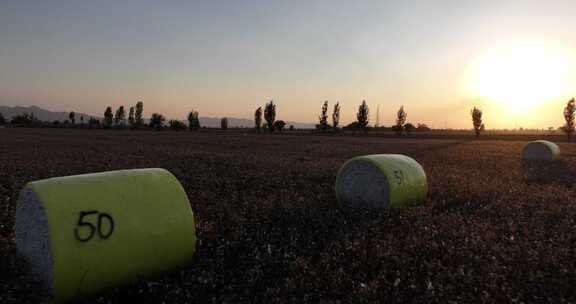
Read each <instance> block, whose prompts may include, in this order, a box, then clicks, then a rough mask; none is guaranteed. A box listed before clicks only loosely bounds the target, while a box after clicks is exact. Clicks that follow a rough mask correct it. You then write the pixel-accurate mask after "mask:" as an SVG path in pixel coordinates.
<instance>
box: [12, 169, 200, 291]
mask: <svg viewBox="0 0 576 304" xmlns="http://www.w3.org/2000/svg"><path fill="white" fill-rule="evenodd" d="M15 232H16V245H17V251H18V254H19V255H21V256H23V257H24V258H26V259H27V260H28V261H29V263H30V267H31V269H30V272H31V275H32V277H33V279H35V280H36V281H38V282H39V283H40V285H41V289H42V290H41V293H42V294H48V295H49V298H50V299H49V300H51V301H52V302H70V301H77V300H82V299H85V298H86V297H89V296H92V295H95V294H97V293H99V292H101V291H103V290H106V289H110V288H114V287H117V286H120V285H123V284H126V283H130V282H134V281H135V280H137V279H139V278H142V277H148V276H152V275H156V274H160V273H163V272H166V271H170V270H175V269H178V268H180V267H182V266H185V265H186V264H187V263H189V262H190V261H191V258H192V256H193V254H194V251H195V247H196V234H195V227H194V216H193V214H192V210H191V208H190V203H189V201H188V197H187V196H186V193H185V192H184V189H183V188H182V186H181V185H180V183H179V182H178V180H177V179H176V178H175V177H174V176H173V175H172V174H171V173H170V172H168V171H166V170H163V169H139V170H124V171H113V172H105V173H97V174H86V175H77V176H67V177H58V178H51V179H46V180H41V181H36V182H31V183H29V184H27V185H26V187H25V188H24V189H23V190H22V192H21V194H20V198H19V201H18V205H17V210H16V224H15Z"/></svg>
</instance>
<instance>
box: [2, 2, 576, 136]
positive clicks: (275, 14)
mask: <svg viewBox="0 0 576 304" xmlns="http://www.w3.org/2000/svg"><path fill="white" fill-rule="evenodd" d="M575 12H576V1H506V0H499V1H490V0H484V1H465V0H453V1H449V0H437V1H425V0H422V1H410V0H406V1H383V0H380V1H338V0H332V1H260V0H250V1H240V0H238V1H234V0H229V1H145V0H139V1H121V0H116V1H108V0H102V1H58V0H53V1H31V0H30V1H26V0H25V1H18V0H14V1H6V0H0V105H7V106H15V105H22V106H28V105H37V106H40V107H43V108H46V109H49V110H54V111H76V112H83V113H88V114H94V115H100V116H102V113H103V112H104V109H105V108H106V106H112V107H114V108H116V107H118V106H120V105H125V106H130V105H133V104H135V103H136V102H137V101H140V100H141V101H143V102H144V105H145V115H147V116H148V115H150V114H151V113H153V112H160V113H163V114H164V115H165V116H167V117H169V118H177V119H183V118H184V117H185V116H186V114H187V112H188V111H189V110H191V109H195V110H197V111H199V112H200V116H211V117H223V116H227V117H238V118H252V117H253V115H254V114H253V113H254V110H255V109H256V108H257V107H259V106H262V105H264V104H265V103H266V102H267V101H269V100H274V102H275V103H276V104H277V112H278V113H277V118H278V119H283V120H290V121H300V122H315V121H317V119H318V114H319V112H320V108H321V106H322V103H323V102H324V101H325V100H328V101H329V103H330V107H332V106H333V104H334V103H335V102H337V101H338V102H340V105H341V106H342V110H341V111H342V113H341V116H342V122H341V123H345V124H346V123H349V122H352V121H353V120H354V119H355V112H356V110H357V108H358V105H359V104H360V103H361V102H362V100H366V102H367V103H368V105H369V106H370V112H371V123H375V122H376V109H377V108H379V112H380V115H379V116H380V124H381V125H390V124H392V123H393V121H394V119H395V113H396V111H397V110H398V108H399V107H400V106H404V107H405V110H406V112H407V113H408V121H410V122H412V123H414V124H416V123H426V124H428V125H430V126H432V127H436V128H444V127H448V128H470V127H471V120H470V109H471V108H472V107H473V106H477V107H480V108H481V109H482V110H483V111H484V121H485V124H486V127H487V128H515V127H525V128H548V127H549V126H553V127H558V126H560V125H561V124H562V122H563V116H562V108H563V106H564V105H565V104H566V102H567V101H568V99H570V98H571V97H572V96H576V76H575V75H573V72H572V70H576V64H575V62H576V60H575V58H576V35H574V29H576V18H574V13H575Z"/></svg>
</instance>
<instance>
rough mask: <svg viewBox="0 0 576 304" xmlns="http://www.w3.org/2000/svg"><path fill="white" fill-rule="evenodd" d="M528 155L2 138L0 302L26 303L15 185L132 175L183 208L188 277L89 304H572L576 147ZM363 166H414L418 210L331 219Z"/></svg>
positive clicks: (471, 144) (30, 135)
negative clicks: (179, 194)
mask: <svg viewBox="0 0 576 304" xmlns="http://www.w3.org/2000/svg"><path fill="white" fill-rule="evenodd" d="M528 139H530V138H529V137H513V136H507V137H504V138H502V137H493V138H485V139H482V140H473V139H472V137H468V136H459V137H458V136H436V137H435V136H428V137H427V136H415V137H413V138H393V137H390V136H388V137H378V136H368V137H362V136H358V137H352V136H313V135H256V134H250V133H249V134H244V133H242V131H231V132H219V131H208V132H199V133H190V132H151V131H139V132H134V131H104V130H92V131H91V130H66V129H61V130H57V129H0V302H3V303H22V302H27V301H28V302H34V301H35V299H34V294H35V291H34V288H33V286H31V285H30V284H29V283H28V282H27V281H26V280H24V279H23V267H22V264H21V262H20V261H19V260H18V259H17V258H16V256H15V248H14V243H13V236H14V234H13V233H14V231H13V224H14V211H15V205H16V200H17V197H18V192H19V191H20V189H21V188H22V187H23V186H24V184H25V183H26V182H28V181H33V180H38V179H44V178H48V177H54V176H63V175H72V174H81V173H89V172H100V171H107V170H116V169H130V168H145V167H162V168H166V169H168V170H170V171H171V172H172V173H174V175H175V176H176V177H177V178H178V179H179V180H180V182H181V183H182V184H183V186H184V188H185V190H186V192H187V193H188V196H189V198H190V201H191V204H192V209H193V210H194V213H195V217H196V221H197V233H198V237H199V243H198V245H199V246H198V250H197V252H196V255H195V259H194V262H193V263H192V264H191V265H190V266H189V267H188V268H186V269H184V270H182V271H180V272H177V273H172V274H169V275H166V276H164V277H161V278H157V279H154V280H150V281H144V282H140V283H137V284H134V285H132V286H128V287H124V288H119V289H118V290H114V291H112V292H111V293H109V294H107V295H104V296H102V297H101V298H99V299H93V300H91V301H92V302H96V303H109V302H113V303H120V302H127V301H134V302H136V303H161V302H165V303H185V302H195V303H211V302H214V303H222V302H227V303H239V302H261V303H275V302H281V303H285V302H290V303H305V302H310V303H317V302H323V303H348V302H354V303H366V302H386V303H394V302H401V303H414V302H420V303H421V302H460V303H465V302H519V303H520V302H538V303H541V302H555V303H561V302H575V301H576V289H575V284H576V197H575V194H576V188H575V186H576V144H571V143H560V144H559V145H560V148H561V149H562V151H563V159H562V160H561V161H559V162H556V163H554V164H551V165H542V164H523V163H522V162H521V160H520V152H521V149H522V146H523V145H524V144H525V143H526V140H528ZM553 139H554V138H553ZM556 139H560V137H558V138H556ZM562 139H563V138H562ZM374 153H402V154H406V155H409V156H411V157H413V158H415V159H416V160H417V161H418V162H420V164H421V165H422V166H423V167H424V169H425V170H426V172H427V175H428V183H429V188H430V189H429V194H428V199H427V201H426V202H425V203H424V204H423V205H421V206H418V207H411V208H408V209H403V210H391V211H384V212H375V211H354V210H344V209H342V208H340V207H338V206H337V202H336V199H335V195H334V180H335V176H336V173H337V170H338V168H339V166H340V165H341V164H342V163H343V162H344V161H345V160H347V159H348V158H350V157H353V156H356V155H362V154H374ZM150 245H151V246H153V244H150Z"/></svg>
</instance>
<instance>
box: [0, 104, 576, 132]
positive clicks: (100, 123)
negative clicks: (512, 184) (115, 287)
mask: <svg viewBox="0 0 576 304" xmlns="http://www.w3.org/2000/svg"><path fill="white" fill-rule="evenodd" d="M328 110H329V103H328V101H325V102H324V103H323V104H322V106H321V109H320V114H319V115H318V124H316V130H317V131H320V132H328V131H334V132H340V131H341V130H351V131H352V132H353V133H356V132H362V133H364V134H366V133H368V131H369V130H370V129H371V127H369V114H370V109H369V107H368V104H367V103H366V101H365V100H363V101H362V103H361V104H360V105H359V106H358V110H357V112H356V120H355V121H353V122H352V123H350V124H348V125H347V126H344V127H341V126H340V102H336V104H335V105H334V107H333V108H332V114H331V119H329V117H330V115H329V112H328ZM143 112H144V103H143V102H142V101H138V102H137V103H136V104H135V105H134V106H131V107H130V108H129V109H128V117H126V109H125V107H124V106H120V107H118V109H116V111H113V110H112V107H110V106H108V107H106V110H105V111H104V118H103V119H102V120H99V119H97V118H94V117H90V118H89V119H88V121H87V122H86V123H85V121H84V116H83V115H80V117H79V119H80V126H81V127H82V126H84V125H86V126H87V127H89V128H105V129H112V128H116V129H125V128H130V129H141V128H145V127H148V128H152V129H157V130H159V129H161V128H163V127H164V124H165V122H166V118H165V117H164V115H162V114H160V113H152V115H151V116H150V118H149V120H148V123H145V121H144V118H143ZM198 115H199V114H198V111H195V110H191V111H190V112H188V116H187V121H188V125H186V124H185V123H184V122H182V121H180V120H174V119H173V120H169V121H168V127H169V128H170V129H173V130H185V129H189V130H192V131H194V130H198V129H200V128H202V126H201V125H200V119H199V116H198ZM470 115H471V117H472V127H473V130H474V134H475V136H476V137H477V138H478V137H480V134H481V133H482V132H484V130H485V125H484V123H483V120H482V119H483V112H482V110H481V109H480V108H477V107H473V108H472V110H471V111H470ZM563 115H564V120H565V124H564V125H563V126H562V127H561V128H560V129H561V130H562V131H563V132H564V133H566V135H567V136H568V140H571V138H572V134H573V133H574V131H575V129H576V100H575V99H574V98H572V99H570V100H569V101H568V102H567V104H566V106H565V107H564V109H563ZM407 116H408V114H407V113H406V111H405V109H404V106H401V107H400V108H399V109H398V111H397V112H396V118H395V124H394V125H393V126H391V128H390V129H391V130H392V131H394V132H395V133H396V134H397V135H402V134H403V133H406V134H410V133H411V132H412V131H414V130H425V131H429V130H430V128H428V126H426V125H425V124H418V126H417V127H416V126H414V125H413V124H411V123H409V122H408V123H407V122H406V118H407ZM76 117H77V116H76V113H75V112H70V113H69V114H68V120H66V121H65V122H64V123H63V124H64V125H65V126H70V125H71V126H77V121H76ZM262 119H264V121H263V120H262ZM330 120H331V122H332V124H330V122H329V121H330ZM6 124H11V125H14V126H29V125H38V126H47V125H46V123H43V122H42V121H40V120H39V119H38V118H36V117H35V116H34V114H32V113H22V114H19V115H16V116H14V117H12V119H11V120H10V121H8V120H7V119H6V118H5V117H4V116H3V115H2V113H0V126H1V125H6ZM52 125H53V126H59V125H60V122H59V121H54V122H53V123H52ZM285 126H286V122H284V121H283V120H276V104H274V101H273V100H270V101H269V102H268V103H266V104H265V105H264V109H262V107H261V106H260V107H258V108H257V109H256V110H255V111H254V128H255V130H256V132H257V133H261V132H262V131H264V130H265V131H267V132H270V133H273V132H275V131H278V132H282V130H284V128H285ZM220 128H221V129H222V130H227V129H228V118H227V117H223V118H222V119H221V120H220ZM293 128H294V127H293V126H290V129H291V130H292V129H293ZM380 128H381V129H382V128H383V127H380Z"/></svg>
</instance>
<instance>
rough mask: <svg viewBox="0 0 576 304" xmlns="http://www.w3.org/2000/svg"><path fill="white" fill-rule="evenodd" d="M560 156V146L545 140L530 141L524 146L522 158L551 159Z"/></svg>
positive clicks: (530, 159)
mask: <svg viewBox="0 0 576 304" xmlns="http://www.w3.org/2000/svg"><path fill="white" fill-rule="evenodd" d="M559 157H560V148H559V147H558V146H557V145H556V144H555V143H553V142H549V141H546V140H536V141H532V142H530V143H528V144H526V145H525V146H524V149H523V150H522V159H523V160H527V161H534V160H538V161H552V160H556V159H558V158H559Z"/></svg>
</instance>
